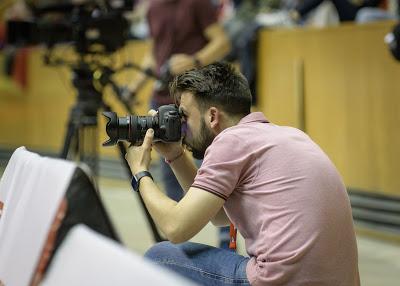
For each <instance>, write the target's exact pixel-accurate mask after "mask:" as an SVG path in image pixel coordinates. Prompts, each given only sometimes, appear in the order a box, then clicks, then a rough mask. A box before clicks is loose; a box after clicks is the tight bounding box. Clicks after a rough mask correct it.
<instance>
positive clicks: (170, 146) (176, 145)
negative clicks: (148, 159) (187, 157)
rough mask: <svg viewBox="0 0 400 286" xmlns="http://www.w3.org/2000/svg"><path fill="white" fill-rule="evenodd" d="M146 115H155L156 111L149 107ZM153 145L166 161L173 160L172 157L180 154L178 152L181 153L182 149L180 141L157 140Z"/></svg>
mask: <svg viewBox="0 0 400 286" xmlns="http://www.w3.org/2000/svg"><path fill="white" fill-rule="evenodd" d="M148 115H150V116H156V115H157V111H155V110H154V109H151V110H150V111H149V112H148ZM153 147H154V149H155V150H156V151H157V153H158V154H160V155H161V156H162V157H163V158H164V159H165V160H167V161H168V160H169V161H171V160H172V161H173V159H174V158H176V157H178V156H180V154H182V153H183V150H184V149H183V146H182V142H170V143H165V142H162V141H158V142H153Z"/></svg>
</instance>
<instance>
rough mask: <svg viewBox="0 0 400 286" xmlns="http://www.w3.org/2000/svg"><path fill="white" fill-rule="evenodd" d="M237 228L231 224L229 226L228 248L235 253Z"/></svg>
mask: <svg viewBox="0 0 400 286" xmlns="http://www.w3.org/2000/svg"><path fill="white" fill-rule="evenodd" d="M236 236H237V228H236V227H235V226H234V225H233V223H231V225H230V226H229V238H230V239H229V248H230V249H232V250H235V251H236Z"/></svg>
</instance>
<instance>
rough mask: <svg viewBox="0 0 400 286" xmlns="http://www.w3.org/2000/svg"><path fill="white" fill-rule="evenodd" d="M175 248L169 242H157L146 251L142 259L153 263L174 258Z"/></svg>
mask: <svg viewBox="0 0 400 286" xmlns="http://www.w3.org/2000/svg"><path fill="white" fill-rule="evenodd" d="M176 251H177V247H176V246H175V245H174V244H172V243H171V242H169V241H163V242H159V243H157V244H155V245H153V246H152V247H151V248H150V249H149V250H147V251H146V253H145V254H144V257H146V258H147V259H150V260H153V261H162V260H164V259H167V258H171V257H173V256H174V253H175V252H176Z"/></svg>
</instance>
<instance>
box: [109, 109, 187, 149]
mask: <svg viewBox="0 0 400 286" xmlns="http://www.w3.org/2000/svg"><path fill="white" fill-rule="evenodd" d="M103 115H104V116H105V117H107V118H108V122H107V125H106V132H107V135H108V136H109V137H110V139H109V140H108V141H106V142H104V143H103V146H112V145H115V144H117V142H118V141H121V140H126V141H129V142H131V143H132V144H137V143H141V142H143V139H144V136H145V135H146V131H147V129H149V128H153V129H154V141H163V142H177V141H179V140H180V139H181V134H182V131H181V116H180V115H179V110H178V108H177V107H176V106H175V105H174V104H168V105H162V106H160V107H159V108H158V112H157V115H156V116H135V115H128V116H126V117H117V114H116V113H115V112H103Z"/></svg>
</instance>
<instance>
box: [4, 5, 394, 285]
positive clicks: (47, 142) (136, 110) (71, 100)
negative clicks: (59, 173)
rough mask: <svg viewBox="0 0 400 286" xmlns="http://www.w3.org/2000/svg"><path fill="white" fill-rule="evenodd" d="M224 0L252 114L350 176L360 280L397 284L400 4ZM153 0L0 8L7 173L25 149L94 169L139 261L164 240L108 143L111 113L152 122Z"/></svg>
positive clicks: (222, 17) (208, 232)
mask: <svg viewBox="0 0 400 286" xmlns="http://www.w3.org/2000/svg"><path fill="white" fill-rule="evenodd" d="M204 1H211V0H204ZM98 2H101V3H103V4H102V5H105V4H104V3H108V4H107V5H106V6H107V7H103V6H102V5H100V4H99V3H98ZM113 2H116V4H115V3H113ZM121 2H123V3H122V4H121ZM212 2H213V4H214V5H215V6H216V8H217V9H218V19H219V21H220V24H221V25H222V26H223V27H224V31H225V32H226V34H227V35H228V38H229V39H230V41H231V46H232V50H231V52H230V53H229V54H228V55H226V57H225V59H226V60H228V61H231V62H232V63H233V64H234V65H235V66H236V67H237V68H238V69H239V70H241V71H242V73H243V74H244V75H245V76H246V77H247V79H248V81H249V84H250V86H251V88H252V91H253V101H254V105H253V109H254V110H257V111H262V112H263V113H264V114H265V115H266V117H267V118H268V119H269V120H270V121H272V122H274V123H276V124H279V125H288V126H294V127H297V128H299V129H302V130H303V131H305V132H306V133H307V134H308V135H309V136H310V137H311V138H312V139H313V140H314V141H315V142H316V143H318V144H319V145H320V146H321V147H322V149H323V150H324V151H325V152H326V153H327V154H328V155H329V157H330V158H331V159H332V161H333V162H334V163H335V165H336V167H337V168H338V170H339V171H340V173H341V175H342V176H343V179H344V182H345V184H346V186H347V189H348V193H349V196H350V199H351V204H352V208H353V217H354V222H355V226H356V230H357V238H358V247H359V264H360V271H361V282H362V285H399V281H400V274H399V273H400V178H399V170H400V148H399V146H400V127H399V126H400V62H399V60H400V56H399V54H400V52H399V46H400V44H399V42H400V39H399V34H400V32H399V26H398V24H397V23H398V20H399V1H398V0H383V1H369V0H331V1H328V0H325V1H322V0H321V1H315V0H312V1H311V0H287V1H285V0H269V1H262V0H259V1H251V0H248V1H246V0H243V1H229V0H226V1H224V0H215V1H212ZM118 3H119V4H118ZM114 4H115V5H114ZM147 5H148V1H145V0H144V1H78V0H76V1H44V0H43V1H40V0H37V1H17V0H15V1H12V0H2V1H1V3H0V174H1V173H2V172H3V171H4V168H5V166H6V165H7V162H8V160H9V158H10V156H11V154H12V152H13V151H14V150H15V149H16V148H17V147H19V146H26V147H27V149H28V150H31V151H34V152H37V153H40V154H42V155H46V156H51V157H60V156H61V157H65V158H67V159H69V160H75V161H83V162H85V163H86V164H88V166H89V167H90V168H91V169H92V172H93V174H94V176H95V177H96V179H97V182H98V186H99V192H100V195H101V197H102V199H103V201H104V203H105V206H106V209H107V210H108V211H109V214H110V216H111V219H112V221H113V223H114V224H115V227H116V229H117V232H118V233H119V234H120V235H121V238H122V240H123V242H124V244H125V245H126V246H127V247H128V248H129V249H131V250H132V251H134V252H137V253H140V254H142V253H144V251H145V250H146V249H147V248H149V247H150V246H151V245H152V244H153V243H154V235H153V232H152V230H151V229H150V227H149V223H148V218H147V217H146V215H145V213H144V211H143V208H142V205H141V203H140V201H139V199H138V195H137V194H136V193H133V192H132V191H131V187H130V184H129V173H127V171H126V168H125V166H124V163H123V162H122V160H121V159H120V152H119V149H118V148H117V147H103V146H102V142H104V141H105V140H106V139H107V135H106V133H105V124H106V121H107V120H106V119H105V117H104V116H102V115H101V112H102V111H104V110H108V109H109V108H110V109H111V110H113V111H115V112H116V113H117V114H118V115H119V116H124V115H127V114H136V115H146V114H147V111H148V109H149V102H150V98H151V94H152V88H153V85H154V81H155V78H156V77H159V74H158V75H156V76H155V75H154V74H152V73H151V72H149V71H147V70H144V69H142V67H143V64H142V63H143V61H144V58H145V55H146V54H148V53H149V51H151V50H152V43H153V42H152V41H151V40H150V39H149V27H148V23H147V21H146V8H147ZM77 7H79V8H77ZM143 74H145V75H146V76H147V78H148V80H146V81H145V82H144V83H143V84H142V85H141V86H140V88H138V89H136V90H130V89H129V85H130V84H131V83H132V82H133V81H135V80H136V79H137V78H139V77H142V76H143ZM158 80H159V78H158ZM71 126H72V127H71ZM68 130H69V132H68ZM153 162H154V166H153V171H152V172H153V173H154V174H155V175H154V177H155V178H156V181H157V183H158V184H159V185H160V186H161V187H163V184H164V182H163V181H162V179H160V178H161V176H160V175H159V172H160V170H159V166H158V161H157V160H153ZM193 240H194V241H198V242H202V243H208V244H211V245H217V244H218V231H217V229H216V228H214V227H213V226H211V225H207V227H206V228H205V229H204V230H203V231H202V232H201V233H200V234H198V235H197V236H196V237H195V238H194V239H193ZM239 251H240V252H241V253H244V242H243V240H239Z"/></svg>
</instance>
